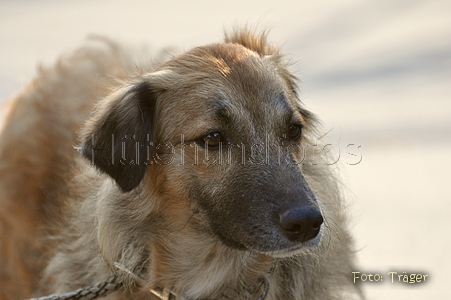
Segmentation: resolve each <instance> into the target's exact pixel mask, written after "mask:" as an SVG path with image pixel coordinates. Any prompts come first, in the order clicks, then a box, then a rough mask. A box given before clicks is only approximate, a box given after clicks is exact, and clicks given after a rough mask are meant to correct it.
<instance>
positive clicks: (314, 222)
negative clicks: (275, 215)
mask: <svg viewBox="0 0 451 300" xmlns="http://www.w3.org/2000/svg"><path fill="white" fill-rule="evenodd" d="M321 224H323V217H322V215H321V212H320V211H319V209H317V208H316V207H297V208H293V209H290V210H288V211H286V212H284V213H283V214H282V215H280V226H281V227H282V232H283V233H284V235H285V236H286V237H287V238H288V239H289V240H291V241H293V242H306V241H308V240H311V239H313V238H315V237H316V236H317V235H318V233H319V231H320V229H321Z"/></svg>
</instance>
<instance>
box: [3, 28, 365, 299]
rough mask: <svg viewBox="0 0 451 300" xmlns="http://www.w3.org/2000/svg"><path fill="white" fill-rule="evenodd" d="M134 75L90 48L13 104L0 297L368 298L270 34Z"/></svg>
mask: <svg viewBox="0 0 451 300" xmlns="http://www.w3.org/2000/svg"><path fill="white" fill-rule="evenodd" d="M137 65H138V63H136V61H134V60H133V57H132V51H131V50H129V49H127V48H126V47H124V46H122V45H120V44H118V43H115V42H113V41H111V40H109V39H106V38H102V37H94V38H92V39H91V41H90V42H89V43H88V44H86V45H84V46H82V47H81V48H80V49H78V50H76V51H75V52H73V53H71V54H68V55H66V56H64V57H62V58H61V59H60V60H59V61H58V62H57V64H56V65H55V66H54V67H50V68H41V69H40V70H39V74H38V76H37V77H36V79H34V80H33V81H32V82H31V83H30V84H29V85H27V86H26V87H25V88H24V89H23V90H22V91H21V92H20V93H19V95H18V96H17V97H15V98H14V99H13V100H12V101H10V104H9V108H8V111H7V113H6V116H5V120H4V127H3V129H2V131H1V136H0V216H1V219H0V233H1V237H2V238H1V241H0V254H1V255H0V257H1V258H0V259H1V264H0V268H1V269H0V281H1V282H2V287H1V289H0V299H1V300H5V299H24V298H27V297H40V296H44V295H49V294H52V293H53V294H56V295H64V293H67V292H71V291H78V293H82V292H80V289H84V291H85V293H88V292H86V291H93V290H95V291H97V292H94V293H96V294H95V295H93V294H90V296H89V297H88V296H86V297H87V298H86V299H88V298H89V299H91V298H95V297H101V296H102V297H104V298H105V299H187V300H188V299H190V300H191V299H209V300H211V299H249V300H254V299H267V300H270V299H272V300H273V299H284V300H287V299H298V300H299V299H303V300H304V299H327V300H331V299H362V298H363V294H362V292H361V290H360V287H359V286H357V285H355V284H353V283H352V281H351V275H352V271H353V270H354V253H355V251H354V250H353V242H352V237H351V235H350V233H349V231H348V228H347V216H346V214H345V212H344V210H343V207H344V206H345V203H344V199H343V196H342V192H341V191H340V183H339V180H338V178H337V176H336V175H335V171H334V170H333V169H331V167H330V166H328V165H326V164H322V163H312V160H310V161H309V159H311V157H312V156H313V155H316V157H315V159H316V160H318V159H320V158H321V157H324V156H327V153H318V151H316V150H315V149H319V148H320V147H313V145H317V144H318V143H321V140H320V134H319V125H318V124H319V123H318V120H317V118H316V117H315V115H314V114H313V113H311V112H310V111H309V110H307V109H306V107H305V106H304V104H303V103H302V102H301V101H300V99H299V95H298V88H297V79H296V78H295V76H294V75H293V74H292V73H291V72H290V71H289V67H290V66H289V63H288V62H287V60H286V58H285V57H284V56H283V55H282V54H281V51H280V50H279V48H277V47H276V46H274V45H273V44H271V43H270V42H268V39H267V34H266V33H263V34H255V33H254V32H252V31H251V30H248V29H241V30H235V31H232V32H231V33H228V34H226V37H225V41H224V42H222V43H217V44H210V45H206V46H201V47H196V48H194V49H192V50H189V51H187V52H185V53H182V54H179V55H174V56H172V57H168V58H162V59H161V62H151V63H144V62H142V61H141V66H140V67H138V68H137V67H136V66H137ZM56 297H58V296H56ZM61 297H62V296H61ZM43 299H50V298H43ZM52 299H62V298H52ZM70 299H79V298H70Z"/></svg>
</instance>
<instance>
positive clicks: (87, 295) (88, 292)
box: [29, 263, 269, 300]
mask: <svg viewBox="0 0 451 300" xmlns="http://www.w3.org/2000/svg"><path fill="white" fill-rule="evenodd" d="M114 266H115V267H116V268H117V269H119V270H121V271H123V272H125V273H127V274H128V275H130V276H131V277H132V278H133V279H134V280H135V282H136V283H137V284H138V285H141V286H143V285H144V284H143V283H144V282H143V280H142V279H141V278H139V277H138V276H136V275H135V274H133V273H132V272H131V271H130V270H128V269H127V268H125V267H124V266H122V265H121V264H119V263H114ZM259 281H261V282H262V283H261V285H260V286H261V287H262V293H261V295H260V297H258V299H257V300H264V299H265V298H266V296H267V295H268V291H269V279H268V276H266V275H263V276H262V277H260V280H259ZM122 285H123V282H122V280H121V278H120V277H119V276H118V275H114V276H111V277H109V278H108V279H107V280H105V281H102V282H100V283H98V284H95V285H91V286H88V287H84V288H81V289H78V290H75V291H72V292H68V293H64V294H54V295H50V296H45V297H40V298H31V299H29V300H89V299H97V298H102V297H105V296H107V295H109V294H111V293H113V292H114V291H116V290H118V289H119V288H120V287H122ZM150 292H151V293H152V294H154V295H155V296H157V297H159V298H160V299H161V300H176V299H177V295H175V294H173V293H172V292H171V291H170V290H169V289H167V288H165V289H161V288H155V289H151V290H150ZM180 300H187V299H185V298H184V297H181V298H180Z"/></svg>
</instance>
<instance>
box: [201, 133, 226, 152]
mask: <svg viewBox="0 0 451 300" xmlns="http://www.w3.org/2000/svg"><path fill="white" fill-rule="evenodd" d="M202 142H203V143H204V145H205V147H208V148H213V149H214V148H217V147H219V144H220V143H224V142H225V139H224V137H223V136H222V134H221V133H220V132H210V133H209V134H207V135H205V136H204V137H202Z"/></svg>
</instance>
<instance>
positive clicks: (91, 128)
mask: <svg viewBox="0 0 451 300" xmlns="http://www.w3.org/2000/svg"><path fill="white" fill-rule="evenodd" d="M157 93H158V91H157V89H155V88H154V87H153V86H152V83H151V82H150V81H149V80H147V79H146V80H144V81H142V82H140V83H136V84H134V85H127V86H124V87H122V88H121V89H119V90H118V91H117V92H115V93H113V94H111V95H110V96H109V97H107V98H106V99H104V100H103V101H102V102H101V103H100V105H99V106H98V107H97V110H96V111H95V113H94V114H93V116H92V117H91V119H90V120H89V121H88V122H87V123H86V126H85V128H84V130H83V133H82V149H81V154H82V156H83V157H85V158H87V159H89V160H90V161H91V163H92V164H94V165H95V166H96V167H97V168H98V169H99V170H100V171H102V172H104V173H106V174H108V175H109V176H111V177H112V178H113V179H114V180H115V181H116V183H117V184H118V185H119V187H120V188H121V190H122V191H123V192H128V191H131V190H132V189H134V188H135V187H136V186H137V185H138V184H139V183H140V182H141V180H142V179H143V177H144V175H145V173H146V170H147V167H148V165H149V164H150V159H149V157H148V156H149V151H148V150H149V148H150V141H154V138H155V136H154V135H155V125H156V118H157V116H156V105H157Z"/></svg>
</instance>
